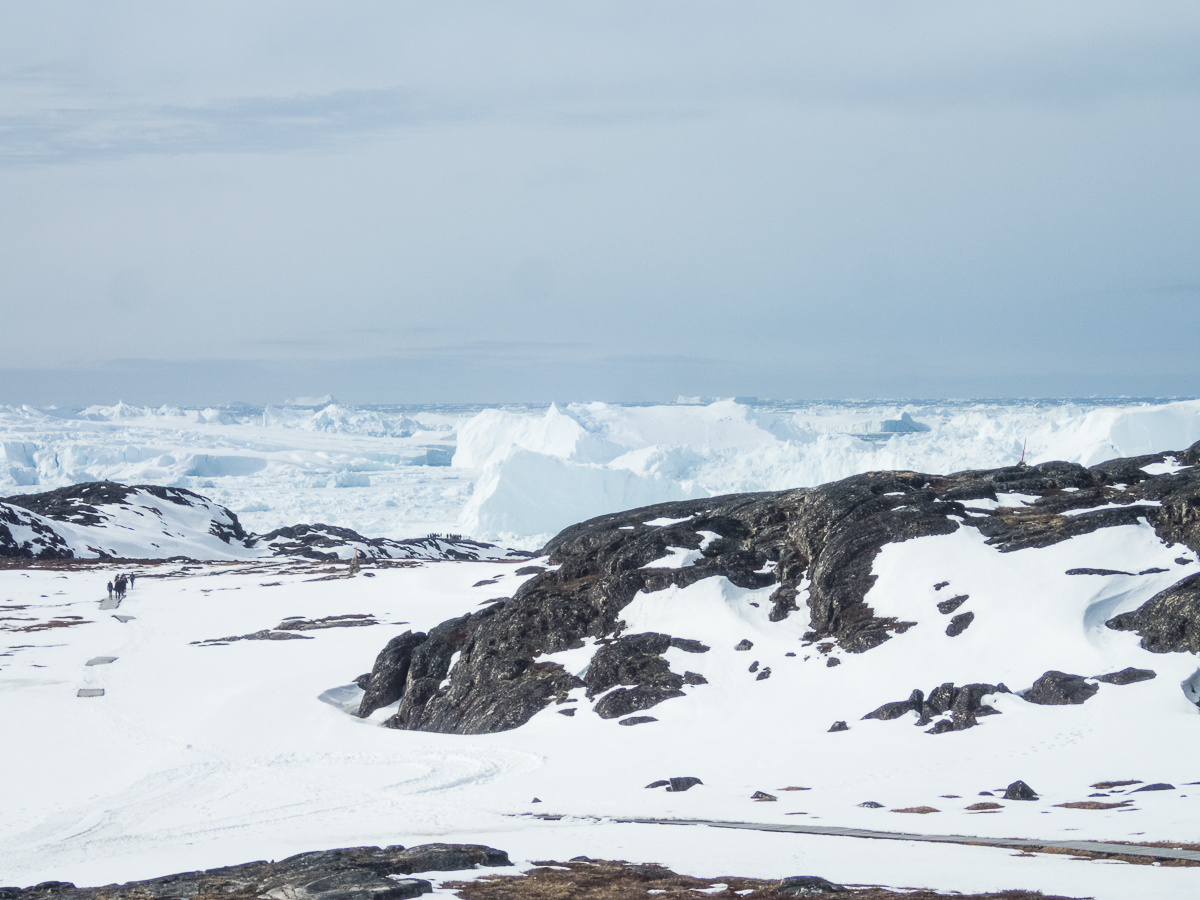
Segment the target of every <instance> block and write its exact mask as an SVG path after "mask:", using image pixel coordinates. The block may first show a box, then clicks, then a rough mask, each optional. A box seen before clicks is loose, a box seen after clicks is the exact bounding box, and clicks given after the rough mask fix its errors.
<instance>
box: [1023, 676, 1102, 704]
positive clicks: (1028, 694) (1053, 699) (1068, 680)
mask: <svg viewBox="0 0 1200 900" xmlns="http://www.w3.org/2000/svg"><path fill="white" fill-rule="evenodd" d="M1099 690H1100V685H1098V684H1088V682H1087V679H1085V678H1084V677H1083V676H1082V675H1068V674H1067V673H1066V672H1056V671H1054V670H1051V671H1049V672H1046V673H1045V674H1044V675H1042V677H1041V678H1039V679H1038V680H1037V681H1035V682H1034V683H1033V687H1031V688H1030V689H1029V690H1027V691H1025V692H1024V693H1023V694H1022V695H1021V696H1022V697H1023V698H1024V699H1025V700H1026V701H1027V702H1029V703H1037V704H1038V705H1040V706H1067V705H1078V704H1080V703H1084V702H1086V701H1088V700H1090V699H1091V698H1092V697H1094V696H1095V695H1096V692H1097V691H1099Z"/></svg>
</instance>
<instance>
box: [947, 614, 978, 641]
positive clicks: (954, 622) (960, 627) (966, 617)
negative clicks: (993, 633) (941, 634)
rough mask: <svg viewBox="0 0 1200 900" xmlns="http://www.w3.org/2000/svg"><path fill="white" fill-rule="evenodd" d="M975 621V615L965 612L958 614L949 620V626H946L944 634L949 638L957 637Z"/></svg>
mask: <svg viewBox="0 0 1200 900" xmlns="http://www.w3.org/2000/svg"><path fill="white" fill-rule="evenodd" d="M974 621H975V613H973V612H965V613H959V614H958V615H957V616H955V617H954V618H953V619H951V620H950V624H949V625H947V626H946V634H947V635H948V636H949V637H958V636H959V635H960V634H962V633H963V632H964V631H966V630H967V626H968V625H970V624H971V623H972V622H974Z"/></svg>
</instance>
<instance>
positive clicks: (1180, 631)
mask: <svg viewBox="0 0 1200 900" xmlns="http://www.w3.org/2000/svg"><path fill="white" fill-rule="evenodd" d="M1107 624H1108V627H1109V628H1112V629H1115V630H1117V631H1135V632H1137V633H1138V634H1140V635H1141V636H1142V647H1144V648H1145V649H1147V650H1149V651H1150V652H1151V653H1181V652H1187V653H1198V652H1200V574H1196V575H1192V576H1191V577H1190V578H1185V579H1183V581H1181V582H1179V583H1178V584H1175V585H1172V586H1171V587H1169V588H1167V589H1166V590H1165V591H1161V592H1160V593H1158V594H1155V595H1154V596H1153V597H1151V598H1150V599H1149V600H1147V601H1146V602H1145V603H1143V604H1142V605H1141V607H1140V608H1138V609H1136V610H1134V611H1133V612H1127V613H1122V614H1121V615H1119V616H1114V617H1113V618H1111V619H1109V620H1108V623H1107Z"/></svg>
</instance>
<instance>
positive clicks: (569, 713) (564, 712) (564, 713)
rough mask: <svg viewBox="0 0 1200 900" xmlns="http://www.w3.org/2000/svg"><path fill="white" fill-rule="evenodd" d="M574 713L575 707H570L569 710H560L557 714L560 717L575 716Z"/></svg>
mask: <svg viewBox="0 0 1200 900" xmlns="http://www.w3.org/2000/svg"><path fill="white" fill-rule="evenodd" d="M575 713H576V707H574V706H572V707H571V708H570V709H560V710H559V711H558V714H559V715H560V716H573V715H575Z"/></svg>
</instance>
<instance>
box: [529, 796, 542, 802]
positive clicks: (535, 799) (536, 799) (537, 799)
mask: <svg viewBox="0 0 1200 900" xmlns="http://www.w3.org/2000/svg"><path fill="white" fill-rule="evenodd" d="M529 802H530V803H541V802H542V798H541V797H534V798H533V799H532V800H530V801H529Z"/></svg>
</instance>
